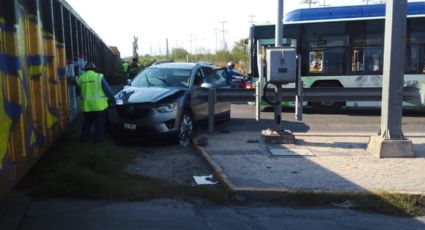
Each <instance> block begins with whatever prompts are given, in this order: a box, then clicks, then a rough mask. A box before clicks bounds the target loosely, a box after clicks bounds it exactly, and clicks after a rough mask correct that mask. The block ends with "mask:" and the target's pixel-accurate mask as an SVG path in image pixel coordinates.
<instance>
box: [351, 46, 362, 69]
mask: <svg viewBox="0 0 425 230" xmlns="http://www.w3.org/2000/svg"><path fill="white" fill-rule="evenodd" d="M363 63H364V49H363V48H354V50H353V57H352V62H351V71H352V72H363V71H364V65H363Z"/></svg>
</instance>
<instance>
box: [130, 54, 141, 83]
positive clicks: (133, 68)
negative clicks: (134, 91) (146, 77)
mask: <svg viewBox="0 0 425 230" xmlns="http://www.w3.org/2000/svg"><path fill="white" fill-rule="evenodd" d="M139 71H140V67H139V59H138V58H133V60H132V62H131V63H130V65H128V69H127V78H128V79H133V78H134V77H135V76H136V75H137V74H138V73H139Z"/></svg>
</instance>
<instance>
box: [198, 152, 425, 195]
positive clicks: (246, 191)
mask: <svg viewBox="0 0 425 230" xmlns="http://www.w3.org/2000/svg"><path fill="white" fill-rule="evenodd" d="M193 147H194V148H195V150H196V151H197V152H198V154H199V155H200V156H201V157H202V159H203V160H204V161H205V162H206V163H207V164H208V165H209V167H210V168H211V169H212V171H213V174H214V176H215V177H216V178H217V179H218V180H219V181H220V182H221V183H222V184H223V185H224V186H225V187H226V188H227V189H228V190H229V191H230V192H231V193H233V194H235V195H243V196H245V197H247V198H251V199H255V200H270V199H276V198H279V197H282V196H284V195H294V194H303V193H304V194H314V195H334V196H361V195H375V194H379V193H383V192H385V193H390V194H403V195H418V196H423V195H425V193H422V192H405V191H396V192H390V191H372V190H365V191H346V190H345V191H344V190H320V189H294V188H287V187H278V188H273V187H272V188H258V187H241V186H237V185H235V184H234V183H233V182H232V181H231V180H230V178H229V177H228V176H227V175H226V174H225V173H224V171H223V169H222V168H221V167H220V165H218V164H217V162H216V161H215V160H214V159H213V158H212V157H211V155H210V154H208V152H207V151H206V150H205V149H204V148H203V147H201V146H197V145H195V144H193Z"/></svg>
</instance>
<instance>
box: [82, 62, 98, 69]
mask: <svg viewBox="0 0 425 230" xmlns="http://www.w3.org/2000/svg"><path fill="white" fill-rule="evenodd" d="M84 69H85V70H95V69H96V65H95V64H94V63H93V62H89V63H87V64H86V67H85V68H84Z"/></svg>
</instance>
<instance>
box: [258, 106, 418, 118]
mask: <svg viewBox="0 0 425 230" xmlns="http://www.w3.org/2000/svg"><path fill="white" fill-rule="evenodd" d="M273 111H274V108H273V107H265V108H264V109H263V110H262V112H270V113H272V112H273ZM282 112H285V113H295V108H282ZM303 113H304V114H323V113H318V112H317V111H315V110H314V109H313V108H311V107H305V108H304V109H303ZM330 114H333V115H349V116H375V117H376V116H381V110H380V109H378V108H343V109H341V110H340V111H339V112H335V113H330ZM403 116H406V117H425V110H424V109H414V108H408V109H404V110H403Z"/></svg>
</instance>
